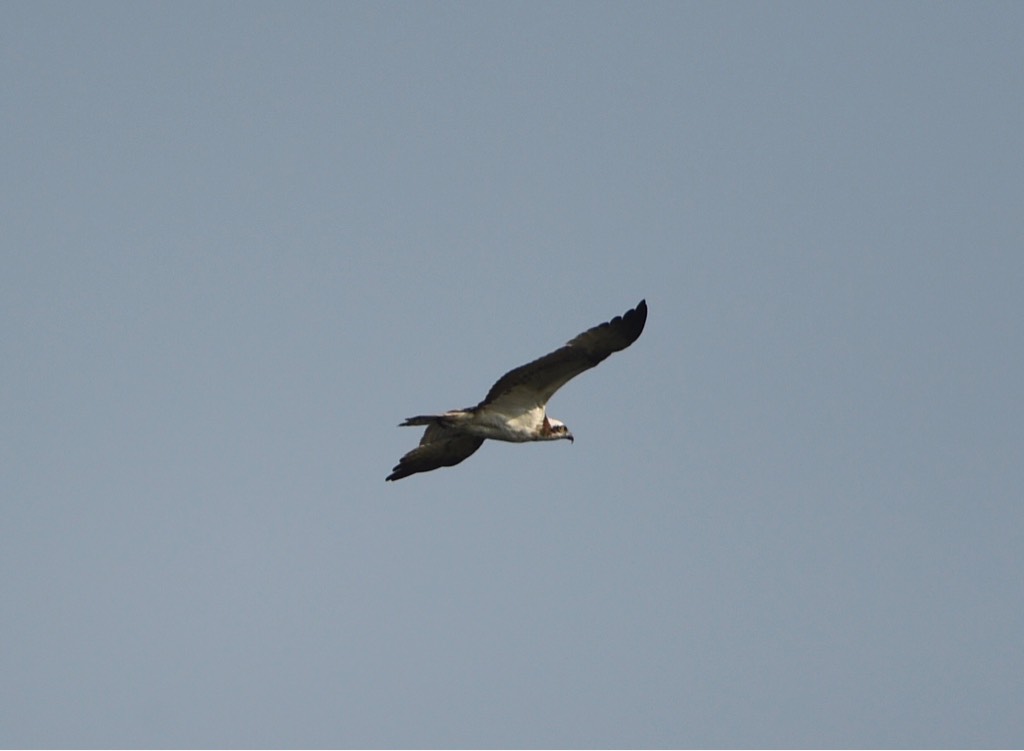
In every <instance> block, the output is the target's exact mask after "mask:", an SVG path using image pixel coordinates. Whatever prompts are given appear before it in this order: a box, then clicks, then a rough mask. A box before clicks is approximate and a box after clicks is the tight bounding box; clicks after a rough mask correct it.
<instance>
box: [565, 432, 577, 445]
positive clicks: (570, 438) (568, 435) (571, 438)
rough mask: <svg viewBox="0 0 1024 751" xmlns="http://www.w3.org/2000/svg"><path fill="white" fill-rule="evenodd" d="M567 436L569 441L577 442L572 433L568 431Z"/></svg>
mask: <svg viewBox="0 0 1024 751" xmlns="http://www.w3.org/2000/svg"><path fill="white" fill-rule="evenodd" d="M565 437H566V439H567V440H568V441H569V443H575V439H574V438H573V437H572V433H566V434H565Z"/></svg>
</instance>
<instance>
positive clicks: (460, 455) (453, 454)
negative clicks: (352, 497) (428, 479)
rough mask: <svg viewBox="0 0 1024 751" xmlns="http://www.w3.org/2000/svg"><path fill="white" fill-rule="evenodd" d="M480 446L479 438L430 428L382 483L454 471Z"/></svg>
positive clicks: (435, 426)
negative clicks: (417, 475) (432, 471)
mask: <svg viewBox="0 0 1024 751" xmlns="http://www.w3.org/2000/svg"><path fill="white" fill-rule="evenodd" d="M483 442H484V439H483V438H477V437H476V436H473V435H466V434H465V433H460V432H458V431H455V430H451V429H447V428H442V427H440V426H437V425H431V426H429V427H428V428H427V429H426V430H425V431H424V432H423V439H422V440H421V441H420V445H419V446H417V447H416V448H414V449H413V450H412V451H410V452H409V453H407V454H406V455H405V456H403V457H402V458H401V459H399V460H398V464H396V465H395V466H394V468H393V469H392V470H391V474H390V475H388V476H387V477H386V478H385V479H387V480H401V479H402V478H403V477H408V476H409V475H414V474H416V473H417V472H429V471H430V470H432V469H438V468H440V467H454V466H455V465H456V464H458V463H459V462H461V461H463V460H464V459H468V458H469V457H470V456H472V455H473V452H475V451H476V450H477V449H478V448H480V446H482V445H483Z"/></svg>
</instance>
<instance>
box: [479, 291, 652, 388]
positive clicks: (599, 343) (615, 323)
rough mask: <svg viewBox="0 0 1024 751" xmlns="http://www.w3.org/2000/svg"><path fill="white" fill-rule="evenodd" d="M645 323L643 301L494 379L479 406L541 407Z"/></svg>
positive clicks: (636, 333) (624, 343)
mask: <svg viewBox="0 0 1024 751" xmlns="http://www.w3.org/2000/svg"><path fill="white" fill-rule="evenodd" d="M646 322H647V301H646V300H641V301H640V304H639V305H637V306H636V307H635V308H633V309H632V310H628V311H626V312H625V313H624V314H623V315H621V316H616V317H615V318H613V319H612V320H610V321H608V322H606V323H602V324H601V325H599V326H595V327H594V328H592V329H588V330H587V331H584V332H583V333H582V334H580V335H579V336H577V337H576V338H575V339H572V340H571V341H570V342H569V343H568V344H566V345H565V346H564V347H560V348H559V349H556V350H555V351H554V352H551V353H549V354H547V355H544V357H540V358H538V359H536V360H534V361H533V362H529V363H527V364H526V365H521V366H520V367H518V368H515V369H514V370H510V371H509V372H508V373H506V374H505V375H503V376H502V377H501V378H499V379H498V382H497V383H495V384H494V385H493V386H492V387H491V390H490V391H488V392H487V396H486V397H485V398H484V400H483V401H482V402H480V405H479V406H483V405H491V406H494V407H499V408H500V407H501V405H502V403H507V404H509V405H510V406H512V405H515V406H517V407H520V408H522V407H523V406H524V405H537V406H543V405H545V404H547V401H548V399H550V398H551V397H552V396H553V395H554V393H555V392H556V391H558V389H560V388H561V387H562V386H564V385H565V384H566V383H568V382H569V381H570V380H572V379H573V378H575V377H576V376H578V375H579V374H580V373H582V372H583V371H585V370H589V369H590V368H592V367H594V366H595V365H597V364H598V363H600V362H601V361H602V360H604V359H605V358H606V357H608V356H609V355H611V354H613V353H615V352H619V351H621V350H624V349H625V348H626V347H628V346H629V345H630V344H632V343H633V342H635V341H636V340H637V338H639V336H640V334H641V332H643V330H644V324H645V323H646Z"/></svg>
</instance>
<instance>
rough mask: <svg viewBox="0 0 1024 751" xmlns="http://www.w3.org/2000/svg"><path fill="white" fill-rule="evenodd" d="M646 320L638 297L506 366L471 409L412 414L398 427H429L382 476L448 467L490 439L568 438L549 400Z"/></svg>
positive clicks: (390, 477) (627, 340)
mask: <svg viewBox="0 0 1024 751" xmlns="http://www.w3.org/2000/svg"><path fill="white" fill-rule="evenodd" d="M646 321H647V301H646V300H641V301H640V304H639V305H637V306H636V307H635V308H633V309H632V310H628V311H626V312H625V313H624V314H623V315H621V316H616V317H615V318H613V319H612V320H610V321H608V322H607V323H602V324H601V325H600V326H595V327H594V328H592V329H589V330H587V331H584V332H583V333H582V334H580V335H579V336H577V337H576V338H575V339H573V340H572V341H570V342H569V343H568V344H566V345H565V346H564V347H561V348H559V349H556V350H555V351H554V352H551V353H550V354H547V355H544V357H541V358H539V359H537V360H534V361H533V362H530V363H527V364H526V365H522V366H520V367H518V368H516V369H514V370H510V371H509V372H508V373H506V374H505V375H503V376H502V377H501V378H499V379H498V382H497V383H495V384H494V385H493V386H491V390H490V391H488V392H487V396H486V397H485V398H484V400H483V401H482V402H480V403H479V404H478V405H476V406H475V407H468V408H466V409H453V410H451V411H449V412H445V413H444V414H440V415H418V416H416V417H410V418H409V419H408V420H406V421H405V422H403V423H401V424H400V425H399V427H406V426H417V425H426V427H427V429H426V430H425V431H424V432H423V438H421V439H420V445H419V446H418V447H417V448H414V449H413V450H412V451H410V452H409V453H408V454H406V455H405V456H403V457H402V458H401V459H400V460H399V462H398V464H396V465H395V467H394V469H393V470H392V471H391V474H390V475H388V476H387V478H386V479H388V480H401V479H402V478H403V477H408V476H409V475H414V474H416V473H417V472H429V471H430V470H432V469H437V468H438V467H452V466H454V465H456V464H458V463H459V462H461V461H462V460H463V459H466V458H468V457H469V456H471V455H472V454H473V452H474V451H476V450H477V449H478V448H480V446H481V445H482V444H483V442H484V441H485V440H487V439H488V438H492V439H494V440H497V441H511V442H512V443H525V442H526V441H556V440H559V439H562V438H565V439H567V440H569V441H572V440H573V437H572V433H570V432H569V428H567V427H566V426H565V423H563V422H561V421H560V420H555V419H554V418H551V417H548V416H547V413H546V408H547V403H548V399H550V398H551V397H552V395H553V394H554V393H555V392H556V391H558V389H560V388H562V386H564V385H565V384H566V383H568V382H569V381H570V380H571V379H573V378H575V377H576V376H578V375H579V374H580V373H582V372H583V371H585V370H589V369H590V368H592V367H594V366H595V365H597V364H598V363H599V362H601V361H602V360H604V359H605V358H606V357H608V355H610V354H612V353H613V352H618V351H619V350H623V349H625V348H626V347H628V346H629V345H630V344H632V343H633V342H635V341H636V340H637V338H638V337H639V336H640V333H641V332H642V331H643V330H644V323H646Z"/></svg>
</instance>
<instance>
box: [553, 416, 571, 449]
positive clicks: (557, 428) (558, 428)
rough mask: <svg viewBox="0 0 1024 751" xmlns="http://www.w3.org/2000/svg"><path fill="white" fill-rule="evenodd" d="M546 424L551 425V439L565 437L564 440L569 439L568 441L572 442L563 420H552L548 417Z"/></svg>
mask: <svg viewBox="0 0 1024 751" xmlns="http://www.w3.org/2000/svg"><path fill="white" fill-rule="evenodd" d="M548 424H549V425H550V426H551V438H552V439H555V440H557V439H559V438H565V439H566V440H568V441H569V443H572V442H573V437H572V433H570V432H569V428H568V427H566V424H565V423H564V422H562V421H561V420H554V419H552V418H550V417H549V418H548Z"/></svg>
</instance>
